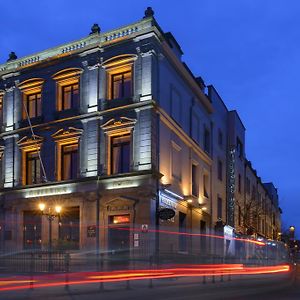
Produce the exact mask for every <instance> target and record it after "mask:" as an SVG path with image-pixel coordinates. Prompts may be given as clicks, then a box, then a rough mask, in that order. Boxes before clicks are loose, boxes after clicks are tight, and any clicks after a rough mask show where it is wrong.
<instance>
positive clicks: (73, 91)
mask: <svg viewBox="0 0 300 300" xmlns="http://www.w3.org/2000/svg"><path fill="white" fill-rule="evenodd" d="M82 71H83V70H82V69H79V68H70V69H64V70H61V71H59V72H57V73H55V74H54V75H53V76H52V78H53V79H54V80H55V81H56V108H57V110H58V111H62V110H68V109H78V108H79V105H80V75H81V73H82Z"/></svg>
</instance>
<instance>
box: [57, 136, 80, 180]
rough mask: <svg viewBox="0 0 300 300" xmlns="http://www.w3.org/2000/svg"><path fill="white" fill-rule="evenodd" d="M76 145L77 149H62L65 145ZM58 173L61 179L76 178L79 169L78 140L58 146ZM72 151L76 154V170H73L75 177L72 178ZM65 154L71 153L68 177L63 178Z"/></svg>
mask: <svg viewBox="0 0 300 300" xmlns="http://www.w3.org/2000/svg"><path fill="white" fill-rule="evenodd" d="M74 145H76V146H77V149H76V150H71V151H70V150H68V151H66V152H65V151H64V149H65V148H66V147H70V146H74ZM60 151H61V153H60V160H61V161H60V174H61V180H62V181H63V180H74V179H77V178H78V171H79V143H78V141H77V142H73V143H66V144H62V145H61V147H60ZM73 153H76V155H77V158H76V159H77V166H75V167H76V170H75V177H74V178H73V177H72V174H73V171H74V167H72V163H73V157H72V154H73ZM66 155H71V157H70V168H71V170H70V178H65V176H64V174H65V170H64V158H65V156H66Z"/></svg>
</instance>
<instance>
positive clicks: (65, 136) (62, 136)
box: [51, 127, 83, 142]
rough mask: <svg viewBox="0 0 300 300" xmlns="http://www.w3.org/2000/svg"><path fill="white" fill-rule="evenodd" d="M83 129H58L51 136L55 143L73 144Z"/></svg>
mask: <svg viewBox="0 0 300 300" xmlns="http://www.w3.org/2000/svg"><path fill="white" fill-rule="evenodd" d="M82 132H83V129H79V128H75V127H68V129H63V128H62V129H59V130H58V131H56V132H55V133H54V134H52V135H51V137H52V138H53V139H55V141H56V142H60V141H66V142H73V141H78V139H79V138H80V136H81V134H82Z"/></svg>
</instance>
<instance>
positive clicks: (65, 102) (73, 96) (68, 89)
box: [61, 83, 79, 110]
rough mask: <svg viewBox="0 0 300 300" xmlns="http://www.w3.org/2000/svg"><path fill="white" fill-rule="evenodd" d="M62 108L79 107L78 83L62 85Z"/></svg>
mask: <svg viewBox="0 0 300 300" xmlns="http://www.w3.org/2000/svg"><path fill="white" fill-rule="evenodd" d="M61 95H62V96H61V110H66V109H71V108H78V107H79V86H78V83H76V84H71V85H66V86H62V87H61Z"/></svg>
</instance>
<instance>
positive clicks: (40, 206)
mask: <svg viewBox="0 0 300 300" xmlns="http://www.w3.org/2000/svg"><path fill="white" fill-rule="evenodd" d="M45 207H46V205H45V203H40V204H39V209H40V211H44V210H45Z"/></svg>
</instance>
